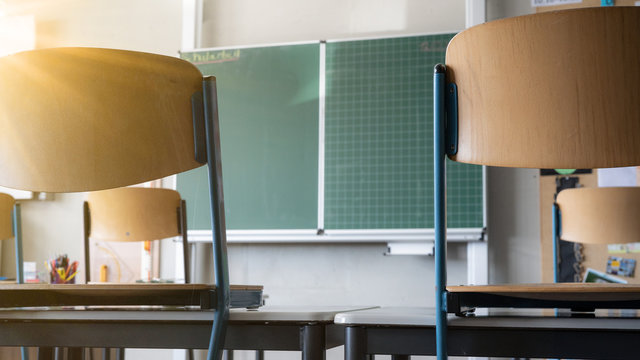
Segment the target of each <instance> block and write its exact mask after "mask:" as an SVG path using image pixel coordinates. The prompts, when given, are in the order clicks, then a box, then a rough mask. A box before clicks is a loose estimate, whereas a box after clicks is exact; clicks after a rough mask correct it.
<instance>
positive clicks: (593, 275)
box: [582, 268, 627, 284]
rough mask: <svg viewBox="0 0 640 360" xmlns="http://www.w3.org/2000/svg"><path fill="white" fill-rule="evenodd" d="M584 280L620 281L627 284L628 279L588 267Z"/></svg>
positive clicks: (596, 281) (591, 281)
mask: <svg viewBox="0 0 640 360" xmlns="http://www.w3.org/2000/svg"><path fill="white" fill-rule="evenodd" d="M582 282H585V283H620V284H626V283H627V281H626V280H623V279H620V278H617V277H615V276H611V275H607V274H605V273H603V272H600V271H598V270H594V269H592V268H587V271H586V272H585V274H584V279H583V280H582Z"/></svg>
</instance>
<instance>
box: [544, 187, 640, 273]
mask: <svg viewBox="0 0 640 360" xmlns="http://www.w3.org/2000/svg"><path fill="white" fill-rule="evenodd" d="M553 217H554V221H553V224H554V226H553V258H554V278H555V281H556V282H559V280H558V266H559V262H558V257H559V255H558V253H559V250H558V245H559V243H558V241H559V240H564V241H571V242H577V243H582V244H599V245H610V244H625V243H633V242H640V187H595V188H576V189H565V190H562V191H560V192H559V193H558V197H557V199H556V203H555V204H554V206H553ZM603 265H604V264H603Z"/></svg>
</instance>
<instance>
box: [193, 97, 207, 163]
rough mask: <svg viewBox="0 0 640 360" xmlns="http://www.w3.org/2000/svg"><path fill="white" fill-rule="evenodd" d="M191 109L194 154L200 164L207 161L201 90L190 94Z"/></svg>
mask: <svg viewBox="0 0 640 360" xmlns="http://www.w3.org/2000/svg"><path fill="white" fill-rule="evenodd" d="M191 111H192V114H193V145H194V156H195V159H196V161H197V162H199V163H200V164H206V163H207V147H206V146H207V138H206V133H205V127H204V99H203V96H202V91H197V92H195V93H193V95H191Z"/></svg>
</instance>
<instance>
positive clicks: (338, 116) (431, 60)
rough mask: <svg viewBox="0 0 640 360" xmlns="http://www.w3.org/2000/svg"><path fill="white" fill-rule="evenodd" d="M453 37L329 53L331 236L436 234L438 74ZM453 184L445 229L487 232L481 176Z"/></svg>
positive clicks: (468, 169) (383, 42) (469, 168)
mask: <svg viewBox="0 0 640 360" xmlns="http://www.w3.org/2000/svg"><path fill="white" fill-rule="evenodd" d="M453 35H454V34H443V35H429V36H414V37H403V38H388V39H376V40H355V41H344V42H330V43H328V44H327V48H326V110H325V111H326V118H325V149H326V150H325V151H326V152H325V157H326V158H325V213H324V214H325V228H326V229H397V228H433V175H432V174H433V170H432V169H433V165H432V164H433V159H432V157H433V155H432V151H433V66H434V65H435V64H437V63H444V55H445V49H446V45H447V44H448V42H449V40H450V39H451V38H452V37H453ZM447 177H448V180H447V186H448V190H447V202H448V203H447V208H448V218H447V221H448V227H449V228H479V227H482V226H483V213H482V212H483V205H482V202H483V199H482V168H481V167H480V166H474V165H466V164H458V163H453V162H449V161H447Z"/></svg>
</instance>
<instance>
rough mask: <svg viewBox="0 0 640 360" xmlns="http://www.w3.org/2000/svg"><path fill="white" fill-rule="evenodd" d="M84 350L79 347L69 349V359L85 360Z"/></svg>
mask: <svg viewBox="0 0 640 360" xmlns="http://www.w3.org/2000/svg"><path fill="white" fill-rule="evenodd" d="M83 354H84V349H83V348H79V347H72V348H67V359H69V360H83V356H82V355H83Z"/></svg>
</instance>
